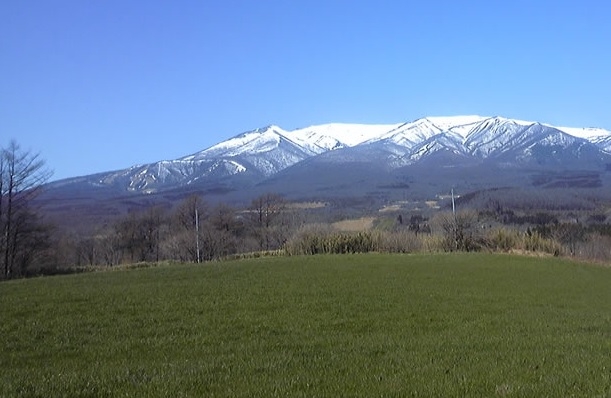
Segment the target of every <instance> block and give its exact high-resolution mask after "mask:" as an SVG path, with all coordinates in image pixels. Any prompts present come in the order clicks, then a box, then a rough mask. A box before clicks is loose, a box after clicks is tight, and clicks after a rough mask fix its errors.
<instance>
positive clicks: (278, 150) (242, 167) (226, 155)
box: [91, 115, 611, 192]
mask: <svg viewBox="0 0 611 398" xmlns="http://www.w3.org/2000/svg"><path fill="white" fill-rule="evenodd" d="M542 147H545V148H551V147H553V149H552V152H550V153H555V154H556V153H557V152H558V151H562V150H563V149H562V148H566V151H569V152H570V151H572V152H571V154H569V153H568V152H567V154H566V156H569V155H570V156H573V158H578V156H580V155H579V154H584V153H588V154H592V153H594V152H595V151H600V152H601V153H603V152H604V153H609V154H611V132H610V131H607V130H604V129H594V128H588V129H583V128H569V127H554V126H551V125H548V124H542V123H538V122H529V121H523V120H516V119H507V118H503V117H485V116H477V115H469V116H434V117H426V118H421V119H417V120H414V121H411V122H407V123H396V124H382V125H366V124H344V123H331V124H323V125H314V126H309V127H306V128H300V129H296V130H292V131H287V130H284V129H282V128H280V127H278V126H273V125H272V126H268V127H265V128H260V129H256V130H252V131H248V132H245V133H242V134H239V135H237V136H235V137H232V138H230V139H228V140H226V141H223V142H220V143H218V144H216V145H213V146H211V147H209V148H207V149H205V150H203V151H200V152H197V153H194V154H192V155H189V156H185V157H182V158H179V159H175V160H168V161H161V162H156V163H153V164H149V165H139V166H134V167H131V168H129V169H125V170H120V171H116V172H110V173H100V174H98V175H96V176H95V178H94V177H93V176H92V178H94V179H92V182H91V183H92V184H93V185H96V186H111V185H112V186H114V187H118V186H124V187H125V188H124V189H125V190H127V191H134V192H154V191H158V190H163V189H169V188H171V187H175V186H181V185H189V184H193V183H196V182H201V181H227V179H231V178H233V177H235V176H243V177H244V178H246V179H250V180H252V181H259V180H261V179H264V178H268V177H270V176H272V175H274V174H276V173H278V172H279V171H281V170H284V169H286V168H288V167H290V166H292V165H295V164H297V163H300V162H302V161H303V160H306V159H308V158H312V157H316V156H319V155H323V154H327V153H329V154H331V153H337V155H338V156H331V157H328V159H336V160H337V161H338V162H339V161H342V159H355V158H359V157H371V158H373V157H375V161H376V162H380V163H385V164H386V165H387V167H389V168H394V167H401V166H405V165H409V164H412V163H414V162H418V161H419V160H421V159H423V158H426V157H428V156H430V155H432V154H434V153H443V154H445V155H444V156H443V158H444V159H448V160H449V161H451V160H452V159H467V158H470V159H472V160H474V161H476V160H478V159H479V160H483V159H488V158H494V157H499V156H503V161H504V162H511V161H512V160H511V159H515V160H516V161H519V162H522V161H524V160H525V159H529V158H533V157H534V156H535V155H536V156H539V157H541V156H543V155H541V154H545V153H548V152H546V151H547V149H541V148H542ZM582 147H583V148H585V149H583V148H582ZM586 147H587V148H586ZM353 148H354V149H355V150H352V149H353ZM356 148H358V151H357V150H356ZM588 148H589V149H588ZM351 150H352V151H351ZM554 151H555V152H554ZM578 152H579V153H578ZM537 154H538V155H537ZM554 156H556V157H558V163H561V161H562V159H561V158H560V157H559V156H560V155H554ZM584 156H585V155H584ZM378 157H379V159H378ZM368 160H371V159H368ZM244 178H243V179H242V180H244Z"/></svg>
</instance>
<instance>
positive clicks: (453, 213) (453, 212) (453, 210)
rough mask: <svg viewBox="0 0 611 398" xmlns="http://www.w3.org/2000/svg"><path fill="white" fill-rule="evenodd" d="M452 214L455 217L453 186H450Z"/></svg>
mask: <svg viewBox="0 0 611 398" xmlns="http://www.w3.org/2000/svg"><path fill="white" fill-rule="evenodd" d="M452 215H454V218H456V205H455V204H454V188H452Z"/></svg>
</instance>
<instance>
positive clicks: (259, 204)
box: [249, 193, 286, 250]
mask: <svg viewBox="0 0 611 398" xmlns="http://www.w3.org/2000/svg"><path fill="white" fill-rule="evenodd" d="M285 209H286V201H285V200H284V198H283V197H282V196H280V195H278V194H274V193H267V194H264V195H262V196H259V197H258V198H255V199H254V200H253V201H252V203H251V206H250V213H249V214H250V216H251V225H252V227H253V233H254V235H255V236H256V237H257V240H258V241H259V247H260V249H263V250H270V249H274V248H276V247H278V246H280V245H282V243H284V242H283V240H285V239H283V234H282V231H283V229H282V227H283V225H284V224H285V223H284V222H283V220H282V217H281V216H282V214H283V213H284V210H285Z"/></svg>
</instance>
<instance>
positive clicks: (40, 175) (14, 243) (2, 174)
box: [0, 141, 51, 278]
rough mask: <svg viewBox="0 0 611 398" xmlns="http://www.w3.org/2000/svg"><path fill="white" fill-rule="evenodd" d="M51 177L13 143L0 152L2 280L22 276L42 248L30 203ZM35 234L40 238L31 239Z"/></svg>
mask: <svg viewBox="0 0 611 398" xmlns="http://www.w3.org/2000/svg"><path fill="white" fill-rule="evenodd" d="M50 176H51V172H50V171H49V170H47V169H46V167H45V162H44V161H43V160H42V159H41V158H40V155H39V154H37V153H32V152H30V151H23V150H22V149H21V148H20V147H19V145H18V144H17V142H16V141H11V142H10V143H9V145H8V147H7V148H2V149H0V230H1V231H2V236H1V238H0V249H1V256H0V262H1V265H2V274H3V276H4V278H11V277H12V276H13V274H17V275H19V274H21V273H23V272H24V271H25V268H26V267H27V266H28V265H29V264H30V263H31V261H32V260H33V258H34V254H35V252H36V251H37V250H40V249H41V247H40V245H41V244H42V243H43V242H42V241H41V240H40V239H42V238H43V235H44V234H43V232H44V231H43V230H42V223H40V222H39V219H38V216H37V215H36V213H35V212H34V211H33V209H32V208H31V201H32V199H34V197H35V196H36V195H37V194H38V192H39V190H40V187H41V186H42V185H43V184H44V183H45V182H46V181H47V180H48V179H49V177H50ZM36 234H38V235H39V236H38V238H39V239H35V240H32V239H31V238H32V237H33V236H34V235H36ZM32 242H35V243H36V244H35V245H32Z"/></svg>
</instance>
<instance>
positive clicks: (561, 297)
mask: <svg viewBox="0 0 611 398" xmlns="http://www.w3.org/2000/svg"><path fill="white" fill-rule="evenodd" d="M0 396H2V397H5V396H7V397H11V396H27V397H51V396H53V397H61V396H65V397H72V396H81V397H102V396H147V397H149V396H160V397H168V396H172V397H181V396H189V397H199V396H206V397H233V396H238V397H272V396H282V397H286V396H291V397H295V396H296V397H298V396H304V397H311V396H317V397H322V396H324V397H338V396H351V397H353V396H362V397H372V396H396V397H409V396H414V397H435V396H439V397H441V396H443V397H452V396H453V397H464V396H485V397H490V396H511V397H514V396H515V397H535V396H536V397H542V396H549V397H568V396H578V397H579V396H583V397H609V396H611V269H607V268H603V267H597V266H590V265H580V264H576V263H571V262H569V261H563V260H558V259H553V258H532V257H517V256H509V255H489V254H452V255H450V254H440V255H430V254H427V255H378V254H370V255H345V256H312V257H288V258H281V257H279V258H260V259H251V260H239V261H232V262H225V263H214V264H206V265H200V266H196V265H174V266H163V267H155V268H145V269H135V270H116V271H109V272H97V273H88V274H79V275H69V276H58V277H45V278H37V279H30V280H17V281H10V282H4V283H0Z"/></svg>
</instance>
